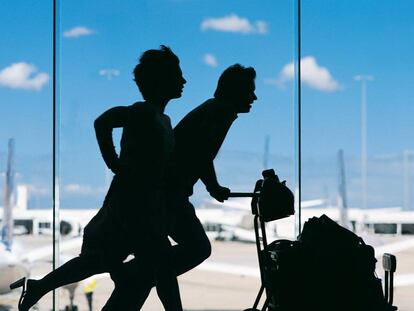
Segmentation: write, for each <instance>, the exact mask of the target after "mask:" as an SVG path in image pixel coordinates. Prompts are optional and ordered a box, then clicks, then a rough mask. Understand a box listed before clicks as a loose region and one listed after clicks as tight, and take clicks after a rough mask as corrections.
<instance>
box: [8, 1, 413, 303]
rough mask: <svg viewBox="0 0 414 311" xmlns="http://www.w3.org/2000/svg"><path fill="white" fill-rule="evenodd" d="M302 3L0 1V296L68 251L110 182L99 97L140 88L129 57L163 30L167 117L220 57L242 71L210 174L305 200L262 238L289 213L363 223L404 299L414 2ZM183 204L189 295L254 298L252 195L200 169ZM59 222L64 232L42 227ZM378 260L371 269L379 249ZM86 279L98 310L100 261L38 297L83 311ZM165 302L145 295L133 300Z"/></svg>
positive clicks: (184, 108)
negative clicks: (248, 102) (249, 87)
mask: <svg viewBox="0 0 414 311" xmlns="http://www.w3.org/2000/svg"><path fill="white" fill-rule="evenodd" d="M54 2H56V3H57V4H58V6H57V9H56V13H57V25H56V28H55V29H56V31H57V38H58V41H57V43H56V47H57V48H58V49H57V54H56V55H55V56H56V57H57V65H58V82H59V83H58V85H57V86H58V88H57V94H56V97H55V99H56V103H57V105H58V106H55V108H56V109H57V110H56V112H57V114H56V115H54V112H53V108H54V107H53V88H52V86H53V84H52V81H53V53H52V51H53V49H52V48H53V41H52V39H53V27H54V25H53V3H54ZM298 3H299V0H295V1H293V0H280V1H271V0H268V1H261V2H260V3H256V2H247V1H236V0H231V1H225V2H223V1H219V0H217V1H216V0H214V1H208V2H207V1H201V0H199V1H185V0H163V1H161V0H156V1H152V0H151V1H150V0H148V1H122V2H121V1H117V2H116V3H114V2H113V1H109V0H104V1H59V0H56V1H42V2H38V1H37V2H36V1H14V2H7V3H6V2H4V3H2V4H1V13H0V17H1V18H0V26H1V27H2V29H7V31H5V32H4V33H3V34H2V36H1V38H0V46H2V47H7V48H3V49H1V51H0V98H1V102H0V115H2V116H3V118H2V121H1V122H0V173H1V179H0V187H1V188H2V191H1V192H0V200H1V203H0V206H1V207H2V213H0V216H1V228H2V236H1V248H0V306H2V305H5V306H9V307H11V310H17V308H16V306H17V301H18V299H19V296H20V293H19V291H13V292H9V291H8V290H7V288H8V285H9V283H11V282H12V281H14V280H16V279H18V278H19V277H21V276H29V275H30V277H32V278H40V277H43V276H44V275H45V274H46V273H48V272H50V271H51V270H52V269H53V267H54V266H56V267H57V266H58V265H60V264H62V263H65V262H67V261H68V260H69V259H70V258H73V257H75V256H77V255H78V254H79V252H80V250H81V242H82V237H83V230H84V228H85V226H86V224H87V223H88V222H89V221H90V220H91V218H92V217H93V216H94V215H95V214H96V213H97V212H98V210H99V209H100V207H101V206H102V204H103V201H104V198H105V195H106V193H107V191H108V188H109V185H110V183H111V181H112V178H113V174H112V172H111V171H110V170H109V169H108V168H107V167H106V165H105V163H104V161H103V160H102V157H101V154H100V150H99V148H98V144H97V142H96V137H95V132H94V126H93V125H94V120H95V119H96V118H97V117H98V116H99V115H100V114H101V113H103V112H104V111H105V110H107V109H109V108H111V107H114V106H128V105H131V104H133V103H134V102H137V101H142V100H143V99H142V96H141V94H140V93H139V90H138V88H137V86H136V85H135V82H134V81H133V75H132V70H133V68H134V66H135V65H136V64H137V61H138V59H139V57H140V55H141V53H142V52H144V51H145V50H148V49H153V48H158V47H159V46H160V45H161V44H163V45H166V46H169V47H171V49H172V50H173V52H174V53H175V54H177V56H178V57H179V59H180V66H181V68H182V71H183V75H184V77H185V79H186V80H187V83H186V85H185V87H184V90H183V95H182V97H181V98H179V99H176V100H173V101H171V102H170V103H169V104H168V106H167V109H166V114H168V115H169V116H170V118H171V123H172V125H173V126H175V125H176V124H177V123H178V122H179V121H180V120H181V119H182V118H183V117H184V116H185V115H186V114H187V113H188V112H190V111H191V110H192V109H194V108H195V107H197V106H198V105H200V104H201V103H203V102H204V101H206V100H207V99H209V98H211V97H213V94H214V90H215V88H216V85H217V81H218V78H219V76H220V74H221V73H222V72H223V71H224V70H225V69H226V68H227V67H228V66H230V65H232V64H235V63H240V64H242V65H244V66H252V67H254V68H255V70H256V73H257V77H256V95H257V97H258V99H257V101H255V102H254V103H253V105H252V109H251V111H250V112H249V113H240V114H239V115H238V118H237V119H236V120H235V121H234V123H233V125H232V126H231V128H230V130H229V132H228V134H227V137H226V139H225V140H224V143H223V145H222V147H221V150H220V152H219V153H218V155H217V157H216V159H215V167H216V172H217V177H218V181H219V183H220V184H221V185H222V186H226V187H228V188H230V189H231V190H232V191H234V192H251V191H252V190H253V187H254V184H255V181H256V180H257V179H259V178H261V171H262V170H263V169H267V168H274V169H275V171H276V173H277V174H278V175H279V177H280V179H282V180H286V181H287V185H288V186H289V188H290V189H292V190H293V191H294V192H295V194H296V199H298V198H299V197H300V198H301V202H300V204H299V202H296V204H297V208H298V207H299V205H300V206H301V208H302V209H301V215H302V219H301V221H300V222H299V221H298V220H299V219H298V217H299V214H298V213H296V216H292V217H289V218H287V219H283V220H280V221H277V222H272V223H268V224H267V232H268V235H269V239H270V240H274V239H277V238H288V239H295V238H296V234H297V233H298V229H299V228H298V227H297V226H295V223H296V224H298V223H301V224H302V225H303V224H304V222H305V221H306V220H307V219H309V218H310V217H313V216H320V215H322V214H326V215H328V216H329V217H331V218H332V219H334V220H335V221H337V222H339V223H340V224H342V225H344V226H346V227H348V228H349V229H351V230H353V231H354V232H356V233H357V234H358V235H360V236H362V237H363V238H364V240H365V241H366V242H367V243H368V244H371V245H373V246H374V247H375V249H376V253H377V255H378V256H380V255H381V254H382V253H383V252H387V251H389V252H391V253H394V254H395V255H397V260H398V267H397V275H396V278H395V304H396V305H397V306H398V307H399V309H400V310H407V311H408V310H413V306H412V304H410V299H411V298H410V293H412V292H413V289H414V285H413V284H414V283H413V275H414V271H413V268H412V264H411V262H412V248H413V246H414V243H413V241H414V239H413V238H414V237H413V233H414V229H413V228H414V214H413V213H414V212H413V209H414V206H413V205H414V203H413V202H414V193H413V191H412V187H413V184H414V181H413V179H414V176H413V167H414V163H413V161H414V146H413V143H412V141H411V140H410V134H411V132H412V130H413V129H412V127H413V125H412V123H413V122H412V115H413V111H412V110H413V108H412V106H410V98H411V97H410V93H409V92H410V85H409V82H410V72H411V71H412V69H414V68H413V62H412V61H411V60H410V56H411V55H410V51H411V50H412V48H413V40H412V38H411V37H412V36H411V34H412V33H413V30H414V29H413V28H414V26H413V25H414V24H413V23H412V20H411V16H410V12H412V9H413V4H412V3H411V1H408V0H401V1H398V2H393V3H391V2H389V1H373V0H372V1H371V0H367V1H356V0H355V1H354V0H349V1H340V0H337V1H327V0H318V1H302V3H301V16H300V20H299V16H298V11H297V9H298ZM299 22H300V23H301V41H300V47H301V50H300V53H301V54H300V55H301V59H300V64H301V76H300V79H301V80H300V85H301V88H300V91H301V93H300V94H299V93H298V91H299V89H298V75H297V73H298V67H297V59H296V58H297V56H298V48H299V41H298V40H297V39H298V37H297V35H298V33H297V30H298V28H297V27H298V25H299ZM299 95H300V96H299ZM299 98H301V108H300V110H299V107H298V100H299ZM54 118H55V121H57V128H54V127H53V120H54ZM54 135H56V136H55V141H54V140H53V139H54ZM121 135H122V128H119V129H116V130H114V133H113V137H114V143H115V146H116V150H117V152H118V153H119V151H120V138H121ZM299 135H301V136H299ZM299 142H300V145H299ZM54 146H56V149H55V150H56V151H57V153H53V151H54ZM298 147H300V148H298ZM299 157H300V158H299ZM54 161H55V162H54ZM53 163H55V164H57V166H56V171H55V173H56V174H55V176H53ZM299 164H300V167H299ZM299 179H300V180H301V185H300V186H301V187H299V183H298V181H299ZM54 181H55V182H56V183H57V184H58V188H57V190H58V191H56V192H55V194H56V200H55V202H53V189H54V188H53V182H54ZM299 191H300V193H299ZM299 194H300V196H299ZM190 200H191V202H192V204H193V205H194V207H195V211H196V213H197V216H198V217H199V219H200V221H201V223H202V225H203V227H204V229H205V230H206V232H207V235H208V236H209V238H210V241H211V244H212V255H211V256H210V258H209V259H208V260H206V261H205V262H204V263H203V264H202V265H200V266H199V267H197V268H196V269H194V270H192V271H190V272H189V273H186V274H184V275H182V276H180V277H179V283H180V290H181V295H182V300H183V304H184V308H185V309H191V310H193V309H200V310H201V309H209V310H210V309H211V310H221V309H243V308H247V307H249V306H250V305H251V304H252V303H253V301H254V298H255V296H256V294H257V290H258V288H259V285H260V278H259V269H258V262H257V254H256V248H255V244H254V243H251V242H253V241H254V231H253V226H252V217H251V213H250V199H248V198H231V199H229V200H228V201H225V202H224V203H223V204H222V203H219V202H218V201H216V200H215V199H213V198H212V197H211V196H210V195H209V193H208V191H206V188H205V186H204V185H203V184H202V183H201V182H198V183H197V184H196V185H195V188H194V194H193V195H192V196H191V198H190ZM53 207H55V210H54V212H55V213H54V212H53ZM297 211H298V210H297ZM54 215H59V217H57V216H55V219H54ZM295 217H296V218H295ZM54 222H55V223H56V224H57V226H56V228H57V229H59V230H58V231H55V233H56V234H55V236H54V235H53V229H54V225H53V224H54ZM189 234H191V233H189ZM53 237H54V238H53ZM125 238H126V239H133V238H135V237H133V236H128V237H125ZM136 238H137V239H138V238H139V237H136ZM58 242H59V243H58ZM115 244H116V243H115ZM115 246H116V245H114V247H115ZM59 248H60V251H59V256H55V258H54V257H53V252H54V249H59ZM137 256H139V254H137ZM58 257H60V258H59V260H58ZM378 259H380V258H378ZM3 263H7V265H4V264H3ZM377 271H378V272H379V274H380V275H381V274H382V267H381V260H379V262H378V264H377ZM90 290H92V291H93V293H94V294H93V305H94V309H100V308H101V307H102V306H103V305H104V304H105V302H106V300H107V299H108V297H109V296H110V294H111V292H112V290H113V282H112V280H111V279H110V277H109V275H108V274H100V275H95V276H92V277H90V278H87V279H85V280H83V281H80V282H78V283H75V284H72V285H70V286H66V287H64V288H63V289H62V290H60V291H58V292H57V295H55V297H54V296H53V294H52V293H49V294H48V295H46V296H44V297H43V298H42V299H41V300H40V302H39V303H38V305H37V306H38V308H39V309H40V310H50V309H51V308H54V309H56V310H58V309H64V308H65V307H66V306H69V305H70V304H71V303H74V304H75V305H77V306H78V308H79V309H86V308H87V304H88V301H87V298H86V297H87V296H88V295H86V293H87V292H88V291H90ZM56 298H57V299H56ZM161 308H162V307H161V304H160V302H159V299H158V297H157V295H156V292H155V291H152V292H151V294H150V296H149V298H148V300H147V301H146V303H145V305H144V309H146V310H147V309H148V310H159V309H161Z"/></svg>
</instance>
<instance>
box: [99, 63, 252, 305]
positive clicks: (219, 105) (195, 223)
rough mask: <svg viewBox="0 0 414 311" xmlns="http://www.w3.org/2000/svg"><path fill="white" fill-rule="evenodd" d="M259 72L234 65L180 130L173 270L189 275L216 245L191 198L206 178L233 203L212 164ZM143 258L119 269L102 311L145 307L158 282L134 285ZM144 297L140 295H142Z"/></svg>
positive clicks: (172, 201)
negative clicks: (111, 291) (204, 227)
mask: <svg viewBox="0 0 414 311" xmlns="http://www.w3.org/2000/svg"><path fill="white" fill-rule="evenodd" d="M255 77H256V72H255V70H254V69H253V68H251V67H249V68H245V67H243V66H241V65H239V64H235V65H233V66H230V67H229V68H227V69H226V70H225V71H224V72H223V74H222V75H221V76H220V79H219V81H218V85H217V89H216V91H215V93H214V98H212V99H209V100H207V101H206V102H204V103H203V104H202V105H200V106H199V107H197V108H195V109H194V110H193V111H191V112H190V113H188V114H187V115H186V116H185V117H184V118H183V119H182V120H181V121H180V122H179V123H178V125H177V126H176V127H175V129H174V137H175V152H174V163H175V165H174V166H173V168H172V169H171V170H170V174H169V186H168V188H169V196H168V202H169V203H168V204H167V205H168V215H169V216H168V219H169V221H170V223H169V225H170V227H169V231H168V235H169V236H170V237H172V238H173V240H174V241H175V242H177V243H178V244H177V245H175V246H172V252H171V256H172V261H171V262H172V263H173V269H172V270H173V271H175V272H176V273H177V275H180V274H182V273H185V272H187V271H189V270H191V269H193V268H194V267H196V266H197V265H199V264H200V263H201V262H203V261H204V260H205V259H207V258H208V257H209V256H210V253H211V245H210V242H209V240H208V238H207V236H206V234H205V231H204V229H203V227H202V225H201V223H200V221H199V219H198V218H197V216H196V215H195V210H194V207H193V205H192V204H191V203H190V201H189V199H188V198H189V196H191V195H192V194H193V186H194V184H195V183H196V182H197V181H198V180H199V179H201V181H202V182H203V183H204V184H205V186H206V188H207V190H208V192H209V193H210V194H211V196H213V197H214V198H216V199H217V200H218V201H220V202H223V201H224V200H225V199H227V198H228V195H229V193H230V190H229V189H228V188H226V187H222V186H220V184H219V183H218V181H217V177H216V173H215V169H214V164H213V160H214V158H215V157H216V155H217V153H218V151H219V149H220V147H221V145H222V143H223V141H224V139H225V137H226V135H227V132H228V130H229V129H230V126H231V125H232V123H233V121H234V120H235V119H236V118H237V114H238V113H247V112H249V111H250V108H251V105H252V103H253V102H254V101H255V100H256V99H257V97H256V95H255V92H254V91H255V82H254V80H255ZM136 261H139V258H137V259H136V260H132V261H130V262H128V263H126V264H124V265H123V268H122V269H117V270H116V271H115V273H114V274H117V275H116V276H115V277H113V279H114V280H115V285H116V287H115V290H114V291H113V293H112V295H111V297H110V299H109V300H108V302H107V303H106V305H105V307H104V308H103V310H105V311H107V310H137V308H138V309H140V308H141V307H142V305H143V303H144V302H145V300H146V298H147V296H148V294H149V292H150V290H151V288H152V287H153V286H154V284H155V283H154V280H153V279H152V280H151V279H149V280H148V281H149V282H148V284H147V286H143V284H142V282H141V283H139V284H136V283H134V280H135V279H140V278H141V276H142V275H144V274H145V264H141V263H140V262H136ZM134 275H135V277H132V276H134ZM137 293H140V294H137Z"/></svg>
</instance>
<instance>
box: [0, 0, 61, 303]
mask: <svg viewBox="0 0 414 311" xmlns="http://www.w3.org/2000/svg"><path fill="white" fill-rule="evenodd" d="M0 7H1V9H0V27H1V29H2V35H1V38H0V46H1V49H0V115H1V119H2V120H1V122H0V188H1V191H0V206H1V209H0V218H1V225H0V228H1V237H0V240H1V242H0V305H1V307H0V308H2V307H5V308H7V309H8V308H10V310H17V302H18V300H19V297H20V292H19V291H18V290H16V291H12V292H10V289H9V284H11V283H12V282H14V281H16V280H17V279H19V278H21V277H24V276H25V277H28V276H32V277H38V276H42V275H44V274H45V273H47V272H49V271H50V270H52V263H53V243H54V241H53V213H52V207H53V201H52V197H53V195H52V190H53V189H52V184H53V173H52V163H53V131H52V127H53V113H52V111H53V105H52V79H53V77H52V47H53V43H52V31H53V23H52V2H51V1H5V2H2V3H1V4H0ZM35 12H36V14H35ZM37 13H38V14H37ZM38 307H39V309H40V310H50V309H51V308H52V307H53V295H52V293H50V294H48V295H46V296H44V298H43V299H42V300H41V301H40V302H39V303H38Z"/></svg>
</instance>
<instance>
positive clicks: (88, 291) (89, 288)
mask: <svg viewBox="0 0 414 311" xmlns="http://www.w3.org/2000/svg"><path fill="white" fill-rule="evenodd" d="M95 287H96V280H94V279H92V280H90V281H89V282H88V283H87V284H86V286H85V287H84V288H83V291H84V293H85V297H86V301H87V302H88V308H89V311H92V310H93V308H92V302H93V292H94V290H95Z"/></svg>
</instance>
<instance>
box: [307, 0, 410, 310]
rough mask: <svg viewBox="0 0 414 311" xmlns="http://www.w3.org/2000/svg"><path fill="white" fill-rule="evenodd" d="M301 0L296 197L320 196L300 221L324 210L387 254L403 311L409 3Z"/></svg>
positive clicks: (407, 209)
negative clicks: (299, 141)
mask: <svg viewBox="0 0 414 311" xmlns="http://www.w3.org/2000/svg"><path fill="white" fill-rule="evenodd" d="M302 2H303V3H302V20H301V22H302V59H301V65H302V77H301V78H302V79H301V83H302V138H303V140H302V141H303V148H302V163H303V165H302V190H303V192H302V196H303V199H304V200H315V199H318V200H320V199H321V200H323V203H321V204H319V205H318V206H315V207H313V208H306V207H305V206H303V209H302V215H303V221H305V220H306V219H307V218H309V217H312V216H319V215H321V214H323V213H325V214H327V215H328V216H330V217H332V218H333V219H335V220H336V221H338V222H340V223H342V224H343V225H345V226H347V227H349V228H350V229H352V230H354V231H355V232H356V233H357V234H359V235H361V236H362V237H363V238H364V239H365V241H366V242H367V243H368V244H372V245H373V246H374V247H375V248H376V252H377V255H378V256H380V255H381V253H382V252H383V251H385V250H389V251H390V252H391V253H395V255H396V256H397V260H398V268H397V276H396V280H395V286H396V288H395V294H396V305H398V307H399V309H402V310H412V308H413V305H412V300H411V299H409V298H408V293H410V292H411V293H412V292H413V289H414V287H413V286H414V285H413V283H412V282H411V283H410V282H409V281H408V280H409V279H410V276H412V275H413V266H412V264H410V263H411V262H412V242H410V241H413V236H412V232H411V230H410V229H409V228H410V227H411V226H412V218H413V215H414V214H413V206H412V189H411V188H412V160H413V159H412V151H411V150H412V149H413V142H412V139H411V132H412V130H413V117H412V116H413V113H412V109H413V108H412V105H410V98H411V97H412V96H411V88H410V82H409V81H410V78H409V77H410V73H411V71H412V69H413V62H412V61H411V60H410V57H411V53H410V50H411V49H412V47H413V44H414V41H413V39H412V36H411V34H412V32H413V23H412V20H411V18H410V13H409V11H410V10H411V9H412V3H411V2H410V1H398V2H393V3H391V2H388V1H302ZM395 243H400V244H399V245H400V246H401V247H397V248H393V246H395V245H396V244H395ZM393 249H394V250H393ZM378 259H379V261H378V263H377V271H378V273H379V275H380V276H381V275H382V274H383V270H382V262H381V258H380V257H379V258H378ZM411 278H412V277H411Z"/></svg>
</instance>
